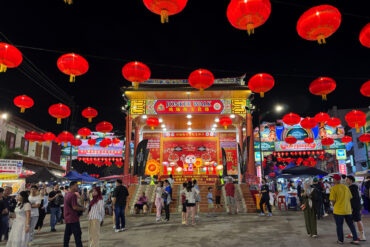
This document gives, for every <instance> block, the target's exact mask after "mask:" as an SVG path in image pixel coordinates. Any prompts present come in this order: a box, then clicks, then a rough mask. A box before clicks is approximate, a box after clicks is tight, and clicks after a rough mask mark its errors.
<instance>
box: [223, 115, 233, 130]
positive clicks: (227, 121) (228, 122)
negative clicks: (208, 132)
mask: <svg viewBox="0 0 370 247" xmlns="http://www.w3.org/2000/svg"><path fill="white" fill-rule="evenodd" d="M232 123H233V120H232V119H231V118H229V117H222V118H221V119H220V124H221V126H224V128H225V130H226V129H227V127H228V126H230V125H231V124H232Z"/></svg>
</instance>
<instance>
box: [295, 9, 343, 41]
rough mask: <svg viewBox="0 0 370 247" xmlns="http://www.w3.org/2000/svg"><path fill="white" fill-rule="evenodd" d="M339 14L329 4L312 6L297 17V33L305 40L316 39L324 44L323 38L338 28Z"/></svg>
mask: <svg viewBox="0 0 370 247" xmlns="http://www.w3.org/2000/svg"><path fill="white" fill-rule="evenodd" d="M340 23H341V14H340V12H339V10H338V9H337V8H335V7H333V6H331V5H320V6H316V7H313V8H311V9H309V10H307V11H306V12H304V13H303V15H302V16H301V17H300V18H299V20H298V23H297V32H298V35H299V36H301V37H302V38H304V39H306V40H317V41H318V42H319V44H325V43H326V42H325V39H326V38H328V37H329V36H331V35H332V34H333V33H335V31H337V29H338V28H339V26H340Z"/></svg>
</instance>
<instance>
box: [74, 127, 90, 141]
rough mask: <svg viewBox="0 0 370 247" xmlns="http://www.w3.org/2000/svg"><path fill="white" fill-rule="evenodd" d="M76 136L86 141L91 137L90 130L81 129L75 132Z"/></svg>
mask: <svg viewBox="0 0 370 247" xmlns="http://www.w3.org/2000/svg"><path fill="white" fill-rule="evenodd" d="M77 134H79V135H80V136H82V138H83V139H86V137H88V136H89V135H91V130H90V129H89V128H81V129H79V130H78V131H77Z"/></svg>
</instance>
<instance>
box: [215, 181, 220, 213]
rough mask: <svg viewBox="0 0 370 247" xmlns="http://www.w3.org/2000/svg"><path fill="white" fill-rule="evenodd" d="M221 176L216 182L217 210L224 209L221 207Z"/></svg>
mask: <svg viewBox="0 0 370 247" xmlns="http://www.w3.org/2000/svg"><path fill="white" fill-rule="evenodd" d="M221 178H222V177H221V176H219V177H218V178H217V180H216V192H215V196H216V197H215V199H216V200H215V202H216V208H222V205H221V194H222V183H221Z"/></svg>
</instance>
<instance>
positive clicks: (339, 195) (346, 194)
mask: <svg viewBox="0 0 370 247" xmlns="http://www.w3.org/2000/svg"><path fill="white" fill-rule="evenodd" d="M333 179H334V186H333V187H332V188H331V190H330V198H329V199H330V201H331V202H332V203H333V205H334V210H333V214H334V219H335V224H336V226H337V236H338V241H337V243H338V244H343V242H344V236H343V222H344V220H345V221H346V223H347V225H348V227H349V229H350V230H351V233H352V236H353V241H352V242H351V243H352V244H359V241H358V238H357V233H356V228H355V226H354V224H353V219H352V208H351V198H352V195H351V191H350V190H349V189H348V187H347V186H346V185H344V184H341V179H342V178H341V176H340V175H338V174H334V176H333Z"/></svg>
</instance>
